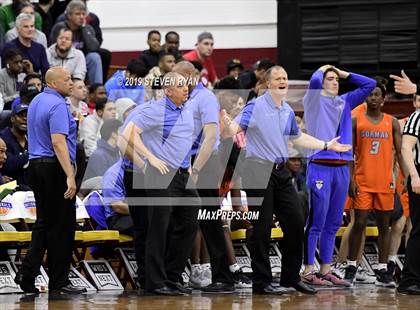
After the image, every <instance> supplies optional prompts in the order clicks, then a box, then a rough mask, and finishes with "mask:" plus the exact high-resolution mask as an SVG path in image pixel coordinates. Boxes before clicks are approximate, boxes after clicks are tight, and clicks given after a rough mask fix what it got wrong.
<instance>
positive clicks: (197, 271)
mask: <svg viewBox="0 0 420 310" xmlns="http://www.w3.org/2000/svg"><path fill="white" fill-rule="evenodd" d="M201 274H202V270H201V266H199V267H198V268H192V269H191V275H190V281H189V285H190V286H191V287H193V288H200V287H203V286H205V285H203V283H202V282H203V281H202V277H201Z"/></svg>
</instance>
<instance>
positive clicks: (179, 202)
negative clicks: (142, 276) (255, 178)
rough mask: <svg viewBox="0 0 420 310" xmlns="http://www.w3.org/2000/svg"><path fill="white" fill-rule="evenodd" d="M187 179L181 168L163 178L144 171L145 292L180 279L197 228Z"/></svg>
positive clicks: (192, 191)
mask: <svg viewBox="0 0 420 310" xmlns="http://www.w3.org/2000/svg"><path fill="white" fill-rule="evenodd" d="M188 178H189V173H188V171H187V170H186V169H181V168H180V169H170V173H169V174H167V175H162V174H160V172H159V171H158V170H157V169H155V168H154V167H151V166H149V167H148V168H147V170H146V175H145V185H146V193H147V197H148V199H149V204H148V207H147V213H148V230H147V239H146V289H148V290H154V289H158V288H162V287H163V286H164V285H166V284H167V283H168V281H170V282H180V281H181V280H182V276H181V275H182V272H183V270H184V268H185V266H186V263H187V260H188V257H189V256H190V254H191V250H192V247H193V243H194V240H195V236H196V233H197V229H198V220H197V216H198V209H199V198H198V193H197V191H196V190H195V189H194V188H192V189H188V188H187V182H188ZM183 200H184V201H183ZM169 224H171V231H170V233H169V234H168V230H169Z"/></svg>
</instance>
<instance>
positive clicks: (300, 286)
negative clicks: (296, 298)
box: [280, 281, 317, 295]
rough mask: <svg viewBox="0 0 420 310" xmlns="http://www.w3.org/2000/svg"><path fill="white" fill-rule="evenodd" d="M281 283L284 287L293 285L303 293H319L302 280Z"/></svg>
mask: <svg viewBox="0 0 420 310" xmlns="http://www.w3.org/2000/svg"><path fill="white" fill-rule="evenodd" d="M280 285H281V286H284V287H293V288H294V289H295V290H296V291H298V292H301V293H303V294H308V295H314V294H316V293H317V291H316V290H315V289H314V288H312V287H310V286H308V285H306V284H305V283H303V282H302V281H299V282H296V283H286V284H283V283H280Z"/></svg>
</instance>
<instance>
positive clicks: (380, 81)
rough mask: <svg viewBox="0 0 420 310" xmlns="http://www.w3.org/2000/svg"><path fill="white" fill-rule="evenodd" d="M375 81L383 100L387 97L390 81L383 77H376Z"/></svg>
mask: <svg viewBox="0 0 420 310" xmlns="http://www.w3.org/2000/svg"><path fill="white" fill-rule="evenodd" d="M374 80H375V81H376V87H378V88H379V89H380V90H381V92H382V98H385V96H386V85H387V84H388V80H387V79H386V78H384V77H383V76H379V75H378V76H375V77H374Z"/></svg>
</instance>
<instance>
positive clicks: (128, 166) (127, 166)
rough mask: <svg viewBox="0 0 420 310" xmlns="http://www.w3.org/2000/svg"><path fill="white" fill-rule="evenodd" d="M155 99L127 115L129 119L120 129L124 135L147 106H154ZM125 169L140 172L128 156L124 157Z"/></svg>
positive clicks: (123, 164)
mask: <svg viewBox="0 0 420 310" xmlns="http://www.w3.org/2000/svg"><path fill="white" fill-rule="evenodd" d="M153 102H154V99H152V100H151V101H148V102H146V103H145V104H142V105H138V106H136V107H135V108H134V109H133V110H131V111H130V113H129V114H128V115H127V118H126V119H125V121H124V124H123V125H122V126H121V127H120V133H122V132H123V131H124V130H125V128H126V127H127V125H128V124H130V123H131V121H132V119H133V118H134V117H135V116H136V115H138V114H139V113H140V112H141V111H143V110H144V109H145V108H146V107H147V105H149V104H153ZM122 167H123V169H130V170H136V171H137V172H140V170H139V167H137V166H136V167H134V164H133V162H132V161H131V160H129V159H128V158H127V157H126V156H124V157H123V163H122Z"/></svg>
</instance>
